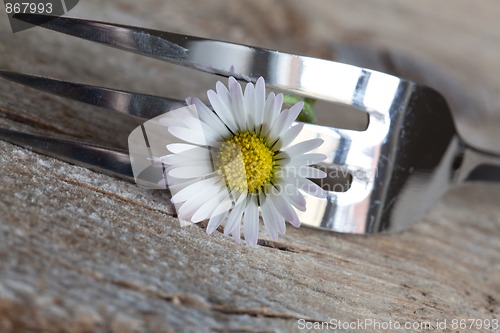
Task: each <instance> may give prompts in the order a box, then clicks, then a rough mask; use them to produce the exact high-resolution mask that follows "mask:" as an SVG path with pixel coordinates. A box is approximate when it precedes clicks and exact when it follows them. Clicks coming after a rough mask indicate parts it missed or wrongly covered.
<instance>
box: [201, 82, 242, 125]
mask: <svg viewBox="0 0 500 333" xmlns="http://www.w3.org/2000/svg"><path fill="white" fill-rule="evenodd" d="M207 96H208V99H209V101H210V104H211V105H212V107H213V109H214V111H215V113H217V116H219V118H220V119H221V120H222V121H223V122H224V124H225V125H226V126H227V127H229V129H230V130H231V131H232V132H233V133H235V132H237V131H238V127H237V126H236V120H235V119H234V116H233V114H232V113H231V110H230V107H231V106H230V105H226V104H225V103H224V102H222V100H221V98H220V97H219V96H218V95H217V94H216V93H215V91H213V90H209V91H208V92H207Z"/></svg>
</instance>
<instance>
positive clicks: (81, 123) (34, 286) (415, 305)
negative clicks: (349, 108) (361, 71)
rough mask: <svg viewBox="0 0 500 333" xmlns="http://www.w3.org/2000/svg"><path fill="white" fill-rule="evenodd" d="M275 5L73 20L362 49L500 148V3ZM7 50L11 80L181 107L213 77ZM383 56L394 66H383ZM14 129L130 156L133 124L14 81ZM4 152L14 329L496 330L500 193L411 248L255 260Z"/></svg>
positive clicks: (391, 244) (112, 55) (3, 92)
mask: <svg viewBox="0 0 500 333" xmlns="http://www.w3.org/2000/svg"><path fill="white" fill-rule="evenodd" d="M273 6H275V3H274V2H271V1H268V0H260V1H245V2H243V1H241V2H224V1H218V0H214V1H210V2H208V1H207V2H203V3H196V5H193V4H190V3H187V2H182V1H168V2H162V1H153V0H150V1H142V2H133V1H130V0H120V1H114V2H106V3H103V2H98V1H82V2H81V3H80V4H79V5H78V6H77V8H76V9H75V11H74V12H73V13H72V15H74V16H79V17H85V18H92V19H97V20H109V21H113V22H118V23H126V24H133V25H139V26H148V27H153V28H158V29H164V30H173V31H180V32H184V33H190V34H196V35H201V36H207V37H212V38H219V39H225V40H233V41H236V42H242V43H250V44H255V45H260V46H264V47H272V48H278V49H282V50H287V51H293V52H298V53H305V54H310V55H314V56H322V57H341V58H342V57H345V56H346V54H347V55H349V52H350V50H352V46H356V47H358V46H361V47H363V48H365V49H367V50H368V51H367V52H368V53H365V54H364V56H363V57H364V60H363V61H367V62H370V63H371V64H373V66H374V67H377V66H380V68H385V69H386V70H392V71H396V72H398V73H402V74H405V75H408V76H410V77H413V78H417V79H420V80H422V81H424V82H427V83H428V84H431V85H434V86H436V88H438V89H439V90H440V91H443V92H444V93H446V95H447V98H448V99H449V100H450V102H451V104H452V105H453V106H454V111H455V112H456V115H457V121H458V123H459V128H460V129H461V131H462V132H463V133H464V134H465V135H467V138H468V139H469V140H470V141H473V142H474V143H476V144H483V146H486V147H495V146H496V147H498V144H499V143H500V138H499V136H498V135H496V133H498V126H499V120H500V112H498V110H499V109H500V97H499V96H500V95H499V94H498V86H500V81H499V80H500V78H499V76H498V75H497V73H499V72H500V57H499V55H500V50H499V47H500V29H499V26H500V22H498V20H497V17H498V14H499V12H500V5H498V4H497V2H496V1H492V0H490V1H483V2H482V3H481V5H478V4H474V5H473V4H471V3H470V2H467V1H463V0H460V1H443V2H440V4H436V3H435V2H430V1H420V2H404V1H384V0H372V1H365V2H342V1H336V2H333V3H332V2H328V3H326V2H322V1H310V2H308V3H307V4H306V3H305V2H301V1H285V2H282V5H281V7H279V8H275V7H273ZM472 13H473V14H472ZM346 45H348V46H349V47H347V46H346ZM0 50H1V52H2V57H1V58H0V67H1V68H4V69H11V70H16V71H22V72H27V73H34V74H43V75H48V76H52V77H58V78H61V79H67V80H74V81H82V82H87V83H91V84H99V85H105V86H113V87H117V88H122V89H129V90H137V91H142V92H148V93H153V94H159V95H166V96H172V97H185V95H186V92H188V94H189V95H200V96H202V95H203V91H204V90H206V89H207V88H209V87H211V86H212V84H213V82H214V80H215V79H214V78H213V77H212V76H210V75H204V74H199V73H196V72H193V71H190V70H186V69H182V68H177V67H175V66H171V65H168V64H163V63H160V62H158V61H154V60H150V59H144V58H142V57H139V56H136V55H131V54H125V53H124V52H120V51H117V50H112V49H109V48H105V47H103V46H99V45H93V44H91V43H88V42H83V41H79V40H76V39H74V38H70V37H67V36H62V35H59V34H57V33H52V32H48V31H44V30H41V29H31V30H27V31H25V32H22V33H18V34H15V35H12V34H11V33H10V32H9V27H8V26H7V23H6V21H5V20H2V22H0ZM373 50H377V52H374V51H373ZM379 51H384V52H385V53H386V54H388V55H389V58H390V60H391V61H392V65H391V66H389V64H388V63H387V62H385V63H384V58H383V57H382V58H380V57H378V58H377V57H375V58H373V57H371V56H370V54H372V53H373V54H377V55H380V54H381V53H380V52H379ZM370 52H372V53H370ZM368 57H370V58H368ZM349 59H351V61H361V60H356V59H353V58H352V54H350V55H349ZM0 126H9V127H13V128H18V129H23V130H27V131H31V132H39V133H40V132H41V133H54V134H55V135H62V136H69V137H77V138H81V139H85V140H88V141H91V142H97V143H98V142H110V143H112V144H115V145H118V146H122V147H124V146H125V144H126V138H127V135H128V131H129V130H130V129H131V128H133V127H134V126H135V123H132V122H130V121H127V120H125V119H123V118H121V117H114V118H110V117H109V115H108V114H106V113H105V112H102V111H99V110H96V109H92V108H90V107H86V106H82V105H80V104H78V103H74V102H70V101H66V100H64V99H60V98H56V97H52V96H48V95H46V94H42V93H39V92H36V91H34V90H31V89H27V88H23V87H21V86H18V85H15V84H11V83H8V82H6V81H1V82H0ZM0 151H1V152H2V153H1V155H0V175H1V183H0V184H1V185H0V331H2V332H11V331H12V332H14V331H15V332H23V331H51V332H56V331H65V332H86V331H97V332H99V331H103V332H104V331H116V332H139V331H147V330H149V331H159V332H176V331H193V332H195V331H204V330H205V331H206V330H212V331H250V332H253V331H259V332H268V331H294V330H297V329H298V325H297V320H298V319H300V318H304V319H308V320H313V321H314V320H330V319H332V318H335V319H339V320H342V321H351V320H356V319H361V320H364V319H365V318H372V319H375V320H377V321H379V322H388V321H389V320H392V321H398V322H401V323H404V322H413V321H416V322H418V321H428V322H431V323H432V324H435V323H436V320H441V321H442V320H444V319H448V320H451V319H452V318H480V319H487V318H489V319H491V318H495V317H496V318H499V313H500V279H499V278H498V277H499V276H500V241H499V237H500V208H499V206H498V201H499V200H500V187H498V186H489V185H484V184H483V185H481V184H472V185H467V186H462V187H460V188H457V189H455V190H453V191H452V192H450V193H449V194H448V195H447V196H446V197H445V198H444V199H443V200H442V201H441V202H439V203H438V205H437V207H436V208H435V209H433V210H432V212H431V213H430V215H429V216H428V217H427V218H426V219H425V220H424V221H422V222H421V223H419V224H418V225H416V226H415V227H414V228H412V229H411V230H409V231H408V232H404V233H401V234H397V235H380V236H375V237H356V236H348V235H337V234H331V233H328V232H322V231H317V230H312V229H306V228H301V229H293V228H289V229H288V231H287V235H286V237H285V238H283V239H282V240H280V241H279V242H277V243H274V242H263V243H262V244H263V245H264V246H260V247H258V248H256V249H248V248H245V247H241V246H238V245H236V244H234V243H233V242H232V241H231V240H230V239H227V238H225V237H223V236H222V235H221V234H219V233H216V234H215V235H213V236H211V237H208V236H206V235H205V233H204V230H203V229H202V228H199V227H189V228H180V226H179V225H178V222H177V221H176V219H175V218H173V217H172V216H171V213H172V208H171V206H170V205H169V204H168V203H167V200H166V198H167V197H166V195H165V193H162V192H160V191H145V190H143V189H140V188H137V187H136V186H134V185H133V184H128V183H125V182H122V181H119V180H116V179H114V178H110V177H107V176H103V175H100V174H97V173H94V172H92V171H89V170H87V169H84V168H80V167H76V166H72V165H69V164H66V163H64V162H61V161H57V160H54V159H52V158H48V157H45V156H41V155H38V154H36V153H32V152H30V151H28V150H25V149H21V148H19V147H16V146H13V145H11V144H8V143H6V142H3V141H0ZM414 331H416V330H414Z"/></svg>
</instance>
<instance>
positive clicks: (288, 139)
mask: <svg viewBox="0 0 500 333" xmlns="http://www.w3.org/2000/svg"><path fill="white" fill-rule="evenodd" d="M303 128H304V124H303V123H299V124H297V125H295V126H292V127H290V128H289V129H288V130H286V131H285V132H284V133H283V134H282V135H281V138H280V140H279V142H278V146H277V147H276V148H277V149H283V148H286V147H288V145H290V143H292V141H293V140H295V138H296V137H297V136H298V135H299V134H300V132H301V131H302V129H303Z"/></svg>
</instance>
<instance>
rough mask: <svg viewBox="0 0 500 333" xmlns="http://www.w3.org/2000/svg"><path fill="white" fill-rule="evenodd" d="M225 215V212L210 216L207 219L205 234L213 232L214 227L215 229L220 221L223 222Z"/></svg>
mask: <svg viewBox="0 0 500 333" xmlns="http://www.w3.org/2000/svg"><path fill="white" fill-rule="evenodd" d="M226 216H227V212H225V213H222V214H219V215H216V216H212V217H211V218H210V220H208V226H207V234H209V235H210V234H211V233H213V232H214V231H215V229H217V228H218V227H219V226H220V225H221V224H222V222H224V219H225V218H226Z"/></svg>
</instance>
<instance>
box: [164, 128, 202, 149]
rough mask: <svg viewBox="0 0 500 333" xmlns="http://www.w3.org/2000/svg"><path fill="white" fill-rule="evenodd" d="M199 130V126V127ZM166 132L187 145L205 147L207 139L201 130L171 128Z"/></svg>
mask: <svg viewBox="0 0 500 333" xmlns="http://www.w3.org/2000/svg"><path fill="white" fill-rule="evenodd" d="M199 127H200V129H201V126H199ZM168 131H169V132H170V134H172V135H173V136H175V137H177V138H179V139H181V140H184V141H186V142H189V143H194V144H196V145H200V146H206V145H207V138H206V136H205V135H204V133H203V130H194V129H190V128H186V127H178V126H171V127H169V128H168Z"/></svg>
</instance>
